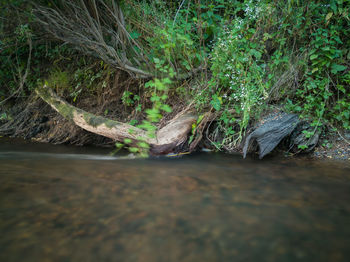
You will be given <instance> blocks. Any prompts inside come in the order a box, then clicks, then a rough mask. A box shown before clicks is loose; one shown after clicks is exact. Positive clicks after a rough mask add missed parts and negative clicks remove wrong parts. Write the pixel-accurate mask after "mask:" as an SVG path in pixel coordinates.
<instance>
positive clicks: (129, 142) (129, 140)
mask: <svg viewBox="0 0 350 262" xmlns="http://www.w3.org/2000/svg"><path fill="white" fill-rule="evenodd" d="M131 142H132V140H131V139H130V138H125V139H124V143H125V144H131Z"/></svg>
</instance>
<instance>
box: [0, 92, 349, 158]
mask: <svg viewBox="0 0 350 262" xmlns="http://www.w3.org/2000/svg"><path fill="white" fill-rule="evenodd" d="M89 99H90V101H91V100H93V99H94V98H92V97H90V98H86V100H85V102H83V103H79V104H78V106H80V107H82V108H84V109H86V110H90V111H92V112H95V113H98V112H99V111H101V109H100V108H99V106H96V105H95V107H91V106H88V104H89V102H88V101H89ZM28 101H30V103H29V102H28V103H22V104H17V105H16V106H15V107H11V109H10V110H7V111H6V115H7V116H8V119H2V121H1V122H0V136H3V137H17V138H24V139H26V140H27V141H35V142H41V143H50V144H69V145H75V146H87V145H88V146H89V145H94V146H97V147H104V148H106V147H107V148H110V149H111V151H112V150H114V149H115V142H114V141H113V140H112V139H109V138H107V137H103V136H100V135H96V134H93V133H90V132H88V131H85V130H83V129H82V128H79V127H77V126H76V125H75V124H74V123H72V122H70V121H67V120H65V119H64V118H63V117H62V116H61V115H60V114H58V113H56V112H55V111H54V110H52V109H51V108H50V107H49V106H47V105H46V104H45V103H44V102H43V101H41V100H40V99H36V98H31V99H30V100H28ZM38 108H40V109H41V110H38ZM111 112H113V113H114V114H116V112H117V111H116V110H111ZM2 114H3V115H4V114H5V113H2ZM117 115H118V114H117ZM119 115H120V114H119ZM109 117H110V118H113V116H112V115H109ZM118 120H123V121H126V120H127V115H125V116H124V118H123V119H121V118H119V119H118ZM348 136H349V133H345V134H343V135H341V134H340V133H338V132H335V131H333V132H331V131H327V132H324V133H323V134H322V135H321V136H320V139H319V142H318V144H317V146H316V147H315V149H314V150H313V151H312V152H310V153H307V154H303V155H304V156H306V157H308V158H312V159H334V160H343V161H350V146H349V144H348V141H346V140H347V137H348ZM202 148H210V150H213V151H215V150H216V148H215V146H214V145H212V144H211V142H210V141H209V140H208V139H206V137H204V138H203V140H202V142H201V143H199V146H198V147H197V150H201V149H202ZM221 151H222V152H226V153H240V154H242V146H237V147H235V148H230V150H225V149H222V150H221ZM272 154H275V155H281V154H282V155H285V156H287V157H288V156H289V157H293V156H295V154H291V153H288V152H287V150H284V149H282V147H281V146H278V147H277V149H276V150H274V151H273V152H272Z"/></svg>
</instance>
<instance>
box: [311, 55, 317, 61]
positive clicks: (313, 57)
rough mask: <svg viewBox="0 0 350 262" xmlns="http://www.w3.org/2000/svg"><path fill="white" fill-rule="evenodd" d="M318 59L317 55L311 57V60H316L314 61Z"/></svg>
mask: <svg viewBox="0 0 350 262" xmlns="http://www.w3.org/2000/svg"><path fill="white" fill-rule="evenodd" d="M317 57H318V55H317V54H314V55H311V56H310V60H314V59H316V58H317Z"/></svg>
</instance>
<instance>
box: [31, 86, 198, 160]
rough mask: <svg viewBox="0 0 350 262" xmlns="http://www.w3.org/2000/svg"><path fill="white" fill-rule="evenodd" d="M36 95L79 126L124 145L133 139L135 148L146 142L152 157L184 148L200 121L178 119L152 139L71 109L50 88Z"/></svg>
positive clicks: (190, 117)
mask: <svg viewBox="0 0 350 262" xmlns="http://www.w3.org/2000/svg"><path fill="white" fill-rule="evenodd" d="M35 91H36V93H37V94H38V95H39V96H40V97H41V98H42V99H43V100H44V101H45V102H46V103H48V104H49V105H50V106H51V107H52V108H53V109H55V110H56V111H57V112H58V113H59V114H61V115H62V116H63V117H64V118H66V119H67V120H70V121H73V122H74V123H75V124H76V125H77V126H79V127H81V128H83V129H85V130H87V131H89V132H92V133H95V134H98V135H101V136H105V137H108V138H111V139H113V140H114V141H119V142H124V140H125V139H131V140H132V141H133V144H135V145H137V142H138V141H140V140H142V141H144V142H146V143H148V144H149V145H150V147H151V149H150V152H151V153H152V154H166V153H170V152H172V151H173V150H175V148H176V147H178V146H179V145H181V144H183V143H184V142H185V141H186V140H187V135H188V133H189V132H190V131H191V129H192V124H193V123H195V121H196V120H197V117H196V116H194V115H193V114H192V113H185V114H181V115H178V116H176V117H175V118H174V119H172V120H171V121H170V122H169V123H168V124H167V125H166V126H164V127H163V128H161V129H159V130H158V131H157V133H156V138H150V137H149V136H148V135H147V132H146V131H145V130H143V129H140V128H137V127H135V126H132V125H129V124H126V123H122V122H119V121H116V120H111V119H108V118H105V117H102V116H97V115H94V114H91V113H89V112H86V111H84V110H82V109H80V108H77V107H75V106H72V105H70V104H69V103H67V102H66V101H64V100H63V99H61V98H60V97H58V96H57V95H56V94H55V93H54V92H53V91H52V89H50V88H49V87H47V86H46V85H44V86H43V87H41V88H37V89H35Z"/></svg>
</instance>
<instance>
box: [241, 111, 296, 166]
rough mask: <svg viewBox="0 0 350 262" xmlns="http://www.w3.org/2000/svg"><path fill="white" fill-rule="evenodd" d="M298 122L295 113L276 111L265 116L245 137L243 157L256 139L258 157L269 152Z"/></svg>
mask: <svg viewBox="0 0 350 262" xmlns="http://www.w3.org/2000/svg"><path fill="white" fill-rule="evenodd" d="M298 123H299V118H298V116H297V115H295V114H286V113H277V114H273V115H270V116H269V117H268V118H266V119H265V120H264V121H263V123H262V125H260V126H259V127H258V128H257V129H255V130H254V131H253V132H252V133H251V134H250V135H249V136H248V137H247V139H246V141H245V144H244V147H243V157H244V158H245V157H246V155H247V152H248V149H249V147H250V146H251V145H252V144H253V143H254V141H255V140H256V141H257V143H258V145H259V158H260V159H262V158H263V157H264V156H265V155H267V154H268V153H270V152H271V151H272V150H273V149H274V148H275V147H276V146H277V145H278V144H279V143H280V142H281V140H282V139H283V138H285V137H286V136H288V135H290V134H291V133H292V132H293V130H294V129H295V128H296V126H297V125H298Z"/></svg>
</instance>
